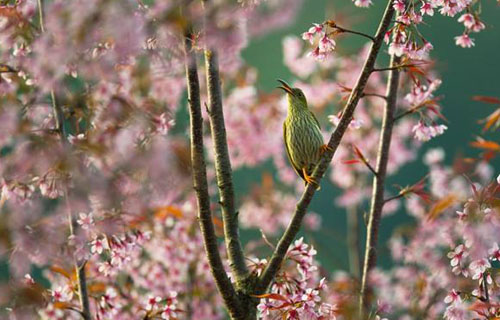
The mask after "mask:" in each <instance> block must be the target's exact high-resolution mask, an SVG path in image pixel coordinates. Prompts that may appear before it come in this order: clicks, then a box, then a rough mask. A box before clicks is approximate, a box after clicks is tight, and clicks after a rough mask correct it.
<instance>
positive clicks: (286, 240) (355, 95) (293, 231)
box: [256, 1, 394, 294]
mask: <svg viewBox="0 0 500 320" xmlns="http://www.w3.org/2000/svg"><path fill="white" fill-rule="evenodd" d="M393 14H394V8H393V7H392V1H388V4H387V7H386V9H385V12H384V15H383V17H382V20H381V22H380V25H379V28H378V30H377V33H376V36H375V39H374V41H373V43H372V45H371V48H370V52H369V54H368V57H367V59H366V61H365V64H364V66H363V69H362V72H361V74H360V75H359V78H358V80H357V82H356V85H355V86H354V88H353V90H352V91H351V94H350V95H349V100H348V101H347V104H346V107H345V108H344V111H343V113H342V117H341V119H340V122H339V124H338V126H337V128H336V129H335V131H334V132H333V133H332V135H331V137H330V140H329V142H328V147H329V150H327V151H325V152H324V153H323V155H322V157H321V160H320V162H319V163H318V165H317V166H316V168H315V169H314V172H313V179H315V180H316V181H318V182H319V181H320V180H321V178H322V177H323V175H324V174H325V172H326V170H327V168H328V165H329V164H330V162H331V160H332V158H333V155H334V154H335V152H336V150H337V148H338V146H339V144H340V141H341V140H342V137H343V136H344V133H345V132H346V130H347V128H348V127H349V124H350V123H351V120H352V117H353V114H354V110H355V109H356V106H357V104H358V102H359V99H360V98H361V97H362V95H363V90H364V89H365V86H366V83H367V82H368V78H369V77H370V74H371V70H372V69H373V67H374V65H375V60H376V58H377V55H378V52H379V50H380V47H381V45H382V42H383V38H384V34H385V33H386V32H387V30H388V29H389V24H390V22H391V19H392V16H393ZM315 192H316V186H313V185H312V184H308V185H307V187H306V189H305V190H304V193H303V194H302V196H301V198H300V200H299V202H298V203H297V206H296V209H295V212H294V214H293V216H292V220H291V221H290V223H289V225H288V227H287V228H286V230H285V232H284V233H283V236H282V237H281V239H280V240H279V242H278V245H277V247H276V250H274V252H273V254H272V256H271V260H270V262H269V264H268V265H267V267H266V269H265V270H264V272H263V273H262V276H261V277H260V280H259V283H258V285H257V286H256V293H257V294H261V293H262V292H265V291H266V290H267V288H268V286H269V285H270V284H271V282H272V280H273V279H274V277H275V276H276V273H277V272H278V271H279V269H280V267H281V263H282V262H283V259H284V258H285V255H286V252H287V251H288V247H289V246H290V244H291V243H292V241H293V239H294V238H295V236H296V235H297V233H298V232H299V229H300V225H301V223H302V219H303V218H304V215H305V214H306V211H307V208H308V207H309V204H310V203H311V200H312V198H313V196H314V193H315Z"/></svg>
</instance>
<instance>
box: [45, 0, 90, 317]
mask: <svg viewBox="0 0 500 320" xmlns="http://www.w3.org/2000/svg"><path fill="white" fill-rule="evenodd" d="M37 4H38V17H39V22H40V30H41V31H42V33H44V32H45V25H44V19H43V0H38V3H37ZM50 98H51V100H52V110H53V112H54V118H55V121H56V123H55V126H56V128H55V129H56V130H57V132H58V133H59V136H60V138H61V144H62V145H63V147H64V146H66V145H67V144H68V140H67V135H66V131H65V129H64V113H63V110H62V108H61V106H60V104H59V103H58V101H57V98H56V94H55V91H54V90H51V91H50ZM64 196H65V198H66V207H67V212H68V224H69V232H70V237H71V238H74V237H75V234H76V233H75V229H76V226H77V224H76V221H75V217H74V216H73V212H72V210H71V206H70V205H69V198H68V190H65V192H64ZM86 264H87V261H86V260H82V261H78V260H77V259H76V258H75V273H76V280H77V283H78V296H79V300H80V308H81V310H80V313H81V315H82V318H83V319H85V320H91V319H92V316H91V314H90V303H89V295H88V291H87V276H86V274H85V266H86Z"/></svg>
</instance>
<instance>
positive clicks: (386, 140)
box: [359, 55, 400, 319]
mask: <svg viewBox="0 0 500 320" xmlns="http://www.w3.org/2000/svg"><path fill="white" fill-rule="evenodd" d="M399 62H400V58H399V57H397V56H395V55H391V66H397V65H398V64H399ZM399 74H400V72H399V68H392V70H391V72H390V74H389V78H388V79H387V82H388V85H387V102H386V104H385V110H384V118H383V120H382V129H381V134H380V141H379V149H378V153H377V173H378V174H377V175H376V176H375V177H374V178H373V193H372V198H371V205H370V214H369V218H368V226H367V237H366V246H365V258H364V263H363V273H362V280H361V292H360V299H359V311H360V315H361V319H364V316H365V315H366V313H367V311H368V310H369V306H370V301H369V288H368V279H369V274H370V271H371V270H372V269H373V267H375V265H376V261H377V242H378V231H379V226H380V218H381V215H382V209H383V207H384V189H385V178H386V172H387V163H388V161H389V149H390V145H391V137H392V128H393V125H394V112H395V110H396V101H397V94H398V86H399Z"/></svg>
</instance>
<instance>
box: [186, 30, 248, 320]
mask: <svg viewBox="0 0 500 320" xmlns="http://www.w3.org/2000/svg"><path fill="white" fill-rule="evenodd" d="M191 41H192V40H191V37H190V35H189V34H188V35H187V36H186V39H185V44H184V48H185V55H186V57H185V61H186V75H187V88H188V102H189V118H190V139H191V166H192V170H193V183H194V190H195V192H196V199H197V203H198V219H199V222H200V228H201V233H202V236H203V244H204V246H205V252H206V253H207V257H208V262H209V265H210V270H211V272H212V275H213V277H214V279H215V283H216V284H217V288H218V289H219V292H220V293H221V295H222V298H223V300H224V303H225V304H226V307H227V308H228V311H229V313H230V315H231V317H232V318H235V319H240V318H242V317H241V314H240V312H241V308H240V304H239V301H238V299H237V295H236V292H235V290H234V287H233V285H232V283H231V281H230V280H229V278H228V276H227V274H226V270H225V269H224V265H223V264H222V259H221V257H220V254H219V248H218V243H217V236H216V235H215V230H214V225H213V222H212V213H211V210H210V195H209V193H208V182H207V172H206V164H205V156H204V149H203V118H202V113H201V103H200V84H199V80H198V68H197V65H196V54H195V52H194V51H193V50H192V43H191Z"/></svg>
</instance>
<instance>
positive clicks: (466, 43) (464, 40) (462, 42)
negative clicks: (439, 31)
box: [455, 33, 474, 48]
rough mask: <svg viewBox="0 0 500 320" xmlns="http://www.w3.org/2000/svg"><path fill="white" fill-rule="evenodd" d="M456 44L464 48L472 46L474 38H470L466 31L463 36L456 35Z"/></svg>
mask: <svg viewBox="0 0 500 320" xmlns="http://www.w3.org/2000/svg"><path fill="white" fill-rule="evenodd" d="M455 44H456V45H457V46H461V47H462V48H470V47H472V46H474V39H472V38H470V37H469V35H468V34H466V33H464V34H462V35H461V36H457V37H455Z"/></svg>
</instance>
